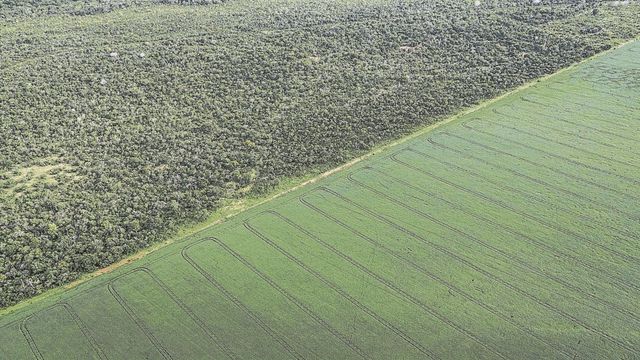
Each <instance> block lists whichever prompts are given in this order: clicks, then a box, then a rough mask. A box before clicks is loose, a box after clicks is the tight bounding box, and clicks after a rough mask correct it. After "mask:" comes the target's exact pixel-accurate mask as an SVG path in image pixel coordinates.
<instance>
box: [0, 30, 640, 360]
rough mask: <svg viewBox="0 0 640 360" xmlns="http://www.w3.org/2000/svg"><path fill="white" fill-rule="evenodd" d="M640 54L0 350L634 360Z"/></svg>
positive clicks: (12, 339) (272, 205) (252, 219)
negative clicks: (632, 359)
mask: <svg viewBox="0 0 640 360" xmlns="http://www.w3.org/2000/svg"><path fill="white" fill-rule="evenodd" d="M639 59H640V42H633V43H629V44H627V45H625V46H623V47H621V48H619V49H616V50H614V51H611V52H609V53H607V54H605V55H603V56H600V57H598V58H595V59H592V60H589V61H587V62H585V63H583V64H581V65H579V66H577V67H574V68H572V69H569V70H567V71H564V72H562V73H561V74H557V75H555V76H553V77H551V78H550V79H547V80H543V81H540V82H538V83H536V84H535V85H533V86H530V87H528V88H526V89H524V90H521V91H518V92H515V93H512V94H510V95H509V96H506V97H504V98H502V99H500V100H498V101H496V102H493V103H492V104H490V105H488V106H485V107H482V108H480V109H478V110H477V111H475V112H471V113H468V114H466V115H463V116H461V117H459V118H458V119H455V120H454V121H451V122H449V123H446V124H444V125H442V126H440V127H437V128H435V129H434V130H433V131H429V132H425V133H423V134H422V135H420V136H417V137H414V138H413V139H411V140H409V141H406V142H404V143H401V144H400V145H397V146H394V147H391V148H390V149H389V150H385V151H383V152H381V153H379V154H376V155H374V156H372V157H370V158H368V159H367V160H364V161H362V162H360V163H358V164H357V165H355V166H353V167H351V168H350V169H348V170H346V171H342V172H338V173H336V174H334V175H332V176H330V177H327V178H325V179H323V180H321V181H318V182H316V183H313V184H311V185H308V186H306V187H303V188H301V189H299V190H297V191H294V192H291V193H289V194H287V195H284V196H282V197H280V198H278V199H276V200H274V201H271V202H268V203H266V204H263V205H261V206H258V207H256V208H253V209H252V210H250V211H247V212H245V213H242V214H241V215H239V216H236V217H234V218H232V219H230V220H228V221H227V222H225V223H223V224H221V225H219V226H215V227H211V228H208V229H206V230H204V231H202V232H200V233H198V234H196V235H194V236H191V237H189V238H187V239H185V240H183V241H181V242H178V243H175V244H173V245H171V246H168V247H166V248H163V249H162V250H159V251H157V252H154V253H152V254H151V255H150V256H148V257H146V258H144V259H142V260H140V261H137V262H134V263H133V264H131V265H128V266H125V267H122V268H119V269H118V270H116V271H114V272H113V273H110V274H107V275H103V276H100V277H97V278H95V279H93V280H91V281H88V282H86V283H84V284H81V285H80V286H77V287H75V288H73V289H70V290H68V291H66V292H64V293H62V294H60V295H52V296H49V297H47V298H45V299H44V300H41V301H37V302H35V303H33V304H31V305H29V306H23V307H21V308H20V309H19V310H16V311H14V312H12V313H9V314H7V315H4V316H3V317H2V318H0V354H2V356H0V357H2V358H3V359H26V358H36V359H88V358H97V359H133V358H136V359H142V358H148V359H163V358H164V359H187V358H207V359H209V358H215V359H217V358H232V359H258V358H259V359H286V358H295V359H344V358H349V359H350V358H367V359H368V358H372V359H374V358H375V359H423V358H434V359H435V358H440V359H444V358H447V359H464V358H474V359H498V358H503V359H507V358H509V359H522V358H531V359H552V358H553V359H555V358H566V359H576V358H578V359H587V358H588V359H619V358H622V359H631V358H635V357H637V356H638V354H640V330H639V329H640V312H639V311H638V310H639V309H640V246H638V241H639V239H640V221H639V220H640V205H639V204H640V186H639V185H640V176H639V175H640V157H639V155H640V148H639V147H638V142H639V140H640V103H639V102H638V99H640V60H639ZM425 86H428V85H427V84H425Z"/></svg>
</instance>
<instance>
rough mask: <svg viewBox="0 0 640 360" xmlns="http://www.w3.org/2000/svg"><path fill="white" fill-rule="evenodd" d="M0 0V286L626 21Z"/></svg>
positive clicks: (617, 15)
mask: <svg viewBox="0 0 640 360" xmlns="http://www.w3.org/2000/svg"><path fill="white" fill-rule="evenodd" d="M0 1H1V7H0V19H2V20H1V22H0V24H1V25H0V73H1V77H0V78H1V79H2V81H1V82H0V306H7V305H10V304H13V303H15V302H17V301H19V300H22V299H24V298H27V297H30V296H33V295H35V294H38V293H40V292H42V291H44V290H46V289H49V288H52V287H55V286H58V285H60V284H64V283H68V282H70V281H72V280H74V279H76V278H77V277H78V276H79V275H81V274H82V273H85V272H88V271H92V270H95V269H97V268H100V267H104V266H106V265H109V264H112V263H114V262H115V261H117V260H119V259H121V258H122V257H124V256H126V255H127V254H131V253H133V252H135V251H137V250H139V249H141V248H143V247H145V246H147V245H149V244H151V243H153V242H157V241H160V240H162V239H164V238H166V237H167V236H169V235H170V234H172V233H173V232H174V231H175V230H176V228H177V227H178V226H180V225H183V224H185V223H186V222H189V221H198V220H200V219H204V218H205V217H206V216H207V215H208V214H210V213H211V212H212V211H213V210H215V209H216V208H217V207H219V206H220V204H221V201H223V200H225V199H233V198H237V197H241V196H245V195H246V194H247V193H253V194H258V193H261V192H264V191H267V190H269V189H272V188H273V186H274V185H276V184H278V183H279V182H280V181H282V180H283V179H286V178H289V177H292V176H299V175H303V174H308V173H309V172H312V171H319V170H322V169H326V168H328V167H331V166H335V165H336V164H340V163H342V162H344V161H346V160H348V159H349V158H351V157H353V156H355V155H358V154H361V153H363V152H365V151H367V150H368V149H371V148H372V147H373V146H375V145H378V144H381V143H382V142H384V141H386V140H389V139H393V138H397V137H398V136H400V135H402V134H405V133H408V132H410V131H412V130H415V129H416V128H417V127H419V126H423V125H426V124H429V123H433V122H435V121H437V120H439V119H441V118H443V117H444V116H447V115H449V114H452V113H454V112H456V111H459V110H460V109H463V108H466V107H469V106H471V105H473V104H476V103H478V102H479V101H481V100H483V99H487V98H491V97H494V96H496V95H498V94H501V93H504V92H505V91H506V90H508V89H512V88H514V87H516V86H518V85H521V84H523V83H525V82H527V81H530V80H532V79H534V78H537V77H540V76H542V75H545V74H549V73H551V72H554V71H556V70H558V69H560V68H562V67H566V66H568V65H569V64H571V63H574V62H576V61H578V60H580V59H583V58H585V57H588V56H590V55H593V54H595V53H597V52H600V51H602V50H605V49H607V48H609V47H611V46H612V44H615V43H617V42H620V41H622V40H624V39H629V38H632V37H635V36H637V33H638V31H639V30H638V27H637V24H638V23H640V9H639V8H640V6H639V5H638V4H637V2H629V1H626V2H619V1H616V2H590V1H586V2H574V1H571V2H553V3H551V2H548V1H524V0H519V1H500V2H497V1H494V2H488V1H475V2H474V1H450V0H405V1H376V0H371V1H354V0H341V1H332V2H325V1H302V0H300V1H279V0H270V1H259V2H256V1H244V0H232V1H226V2H222V1H183V2H182V1H170V0H166V1H165V0H146V1H145V0H121V1H106V0H85V1H63V0H50V1H35V0H32V1H16V0H0ZM162 3H176V4H175V5H172V4H162ZM179 3H183V5H184V4H197V5H198V6H181V4H179ZM208 3H211V4H208Z"/></svg>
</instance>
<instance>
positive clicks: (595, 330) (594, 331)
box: [318, 186, 640, 354]
mask: <svg viewBox="0 0 640 360" xmlns="http://www.w3.org/2000/svg"><path fill="white" fill-rule="evenodd" d="M318 189H322V190H323V191H326V192H328V193H330V194H332V195H334V196H336V197H338V198H340V199H341V200H342V201H344V202H346V203H348V204H350V205H352V206H354V207H356V208H358V209H360V210H361V211H364V212H365V213H367V214H369V215H370V216H371V217H373V218H375V219H377V220H378V221H380V222H382V223H385V224H387V225H388V226H391V227H392V228H394V229H397V230H398V231H400V232H403V233H405V234H407V235H409V236H410V237H412V238H414V239H416V240H418V241H419V242H421V243H424V244H426V245H428V246H429V247H431V248H433V249H436V251H438V252H440V253H442V254H444V255H445V256H448V257H450V258H452V259H454V260H456V261H458V262H459V263H461V264H464V265H466V266H467V267H469V268H471V269H473V270H475V271H476V272H478V273H481V274H483V275H484V276H486V277H488V278H490V279H492V280H494V281H496V282H498V283H500V284H502V285H504V286H505V287H507V288H509V289H511V290H513V291H514V292H517V293H518V294H520V295H522V296H524V297H526V298H528V299H530V300H532V301H534V302H536V303H537V304H539V305H541V306H543V307H545V308H546V309H548V310H550V311H552V312H554V313H556V314H557V315H559V316H561V317H563V318H565V319H567V320H569V321H570V322H572V323H575V324H577V325H580V326H581V327H582V328H583V329H585V330H587V331H588V332H590V333H592V334H594V335H597V336H599V337H601V338H603V339H604V340H607V341H609V342H611V343H613V344H616V345H617V346H618V347H620V348H622V349H625V350H627V351H629V352H630V353H632V354H636V353H639V352H640V349H639V348H634V347H633V345H630V344H628V343H627V342H626V341H624V340H620V339H618V338H616V337H614V336H612V335H610V334H609V333H607V332H605V331H603V330H600V329H598V328H595V327H593V326H591V325H589V324H587V323H586V322H585V321H583V320H581V319H579V318H577V317H575V316H574V315H571V314H569V313H567V312H565V311H563V310H561V309H558V308H556V307H554V306H553V305H551V304H549V303H547V302H545V301H543V300H541V299H539V298H537V297H536V296H534V295H531V294H529V293H527V292H526V291H524V290H522V289H520V288H519V287H517V286H515V285H513V284H511V283H509V282H507V281H505V280H503V279H501V278H499V277H497V276H495V275H494V274H492V273H490V272H488V271H486V270H484V269H482V268H480V267H479V266H477V265H475V264H473V263H472V262H470V261H469V260H467V259H465V258H463V257H461V256H459V255H458V254H456V253H454V252H452V251H451V250H449V249H448V248H446V247H444V246H442V245H439V244H436V243H434V242H432V241H429V239H427V238H425V237H423V236H421V235H419V234H417V233H415V232H413V231H411V230H408V229H406V228H404V227H402V226H401V225H398V224H397V223H395V222H393V221H391V220H389V219H387V218H386V217H384V216H381V215H379V214H377V213H375V212H373V211H371V210H369V209H368V208H366V207H364V206H362V205H360V204H358V203H356V202H354V201H352V200H351V199H348V198H346V197H344V196H343V195H341V194H339V193H337V192H335V191H333V190H331V189H329V188H327V187H326V186H321V187H319V188H318Z"/></svg>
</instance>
